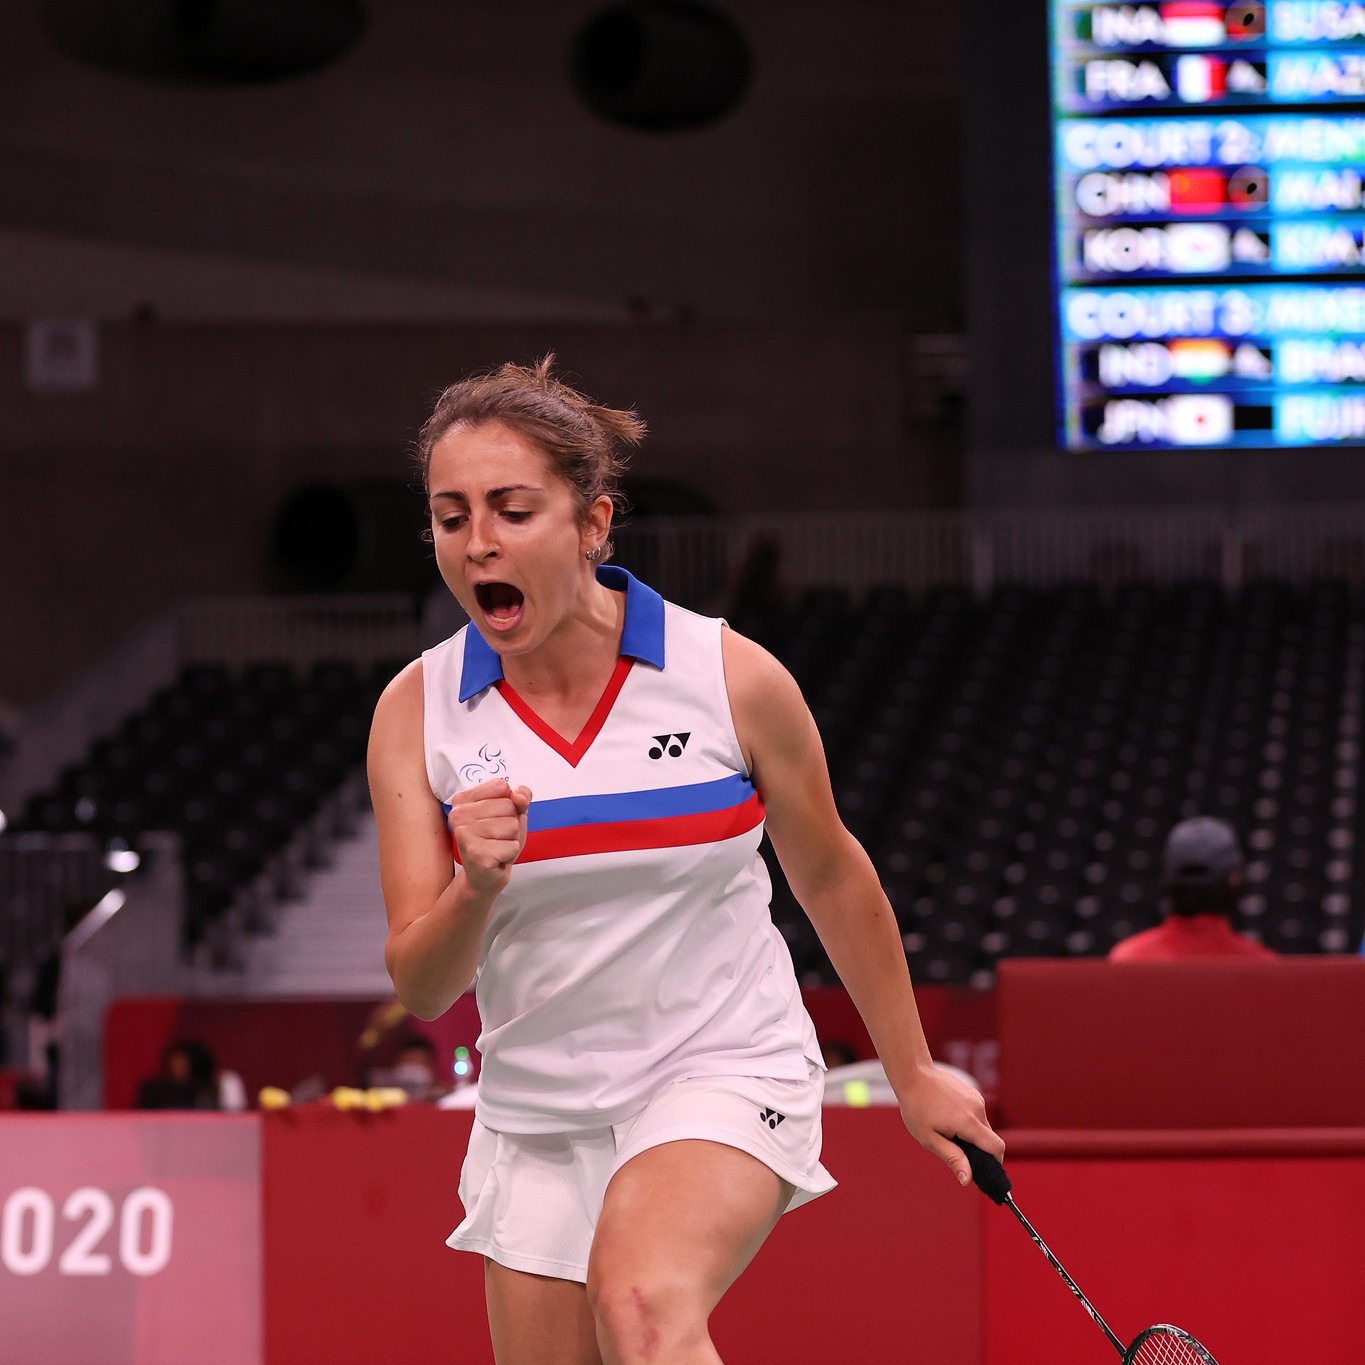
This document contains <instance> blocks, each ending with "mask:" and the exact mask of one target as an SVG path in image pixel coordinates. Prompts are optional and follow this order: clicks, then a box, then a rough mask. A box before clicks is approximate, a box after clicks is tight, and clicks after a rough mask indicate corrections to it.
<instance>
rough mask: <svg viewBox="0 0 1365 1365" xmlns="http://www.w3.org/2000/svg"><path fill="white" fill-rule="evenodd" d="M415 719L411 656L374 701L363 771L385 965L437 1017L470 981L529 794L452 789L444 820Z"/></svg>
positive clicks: (417, 689)
mask: <svg viewBox="0 0 1365 1365" xmlns="http://www.w3.org/2000/svg"><path fill="white" fill-rule="evenodd" d="M422 723H423V717H422V663H421V660H420V659H419V660H415V661H414V662H413V663H410V664H409V665H408V666H407V667H406V668H405V669H404V670H403V671H402V672H401V673H400V674H399V675H398V676H397V677H396V678H394V680H393V681H392V682H391V683H390V684H389V685H388V687H386V688H385V689H384V693H383V695H382V696H381V697H380V698H379V704H378V705H377V706H376V707H375V711H374V721H373V724H372V725H371V727H370V749H369V774H370V796H371V799H372V800H373V802H374V816H375V824H376V826H377V827H378V831H379V876H380V884H381V886H382V887H383V892H384V908H385V910H386V911H387V912H388V917H389V937H388V942H387V944H386V945H385V947H384V965H385V966H386V967H387V968H388V971H389V976H390V977H392V978H393V986H394V990H395V991H396V992H397V995H398V998H399V1000H401V1001H402V1003H403V1004H404V1005H406V1006H407V1007H408V1009H410V1010H411V1011H412V1012H413V1013H414V1014H415V1015H417V1017H418V1018H419V1019H435V1018H436V1017H437V1016H438V1015H441V1014H444V1013H445V1011H446V1010H448V1009H449V1008H450V1006H451V1005H452V1004H454V1003H455V1001H456V1000H457V999H458V998H459V997H460V996H461V995H462V994H463V993H464V991H465V990H466V989H467V987H468V986H469V983H470V982H471V981H472V980H473V979H474V972H475V970H476V969H477V967H478V965H479V949H480V946H481V944H482V942H483V933H484V929H485V928H486V927H487V925H488V917H489V915H490V914H491V913H492V910H493V902H494V901H495V900H496V899H497V898H498V893H499V892H500V891H501V890H502V889H503V887H504V886H506V885H507V879H508V877H509V876H510V875H511V868H512V864H513V863H514V862H515V861H516V858H517V855H518V854H519V853H520V852H521V850H522V846H523V845H524V844H525V842H526V808H527V806H528V805H529V804H530V801H531V793H530V792H529V791H527V790H526V788H525V787H518V788H517V789H516V790H515V791H514V790H513V789H512V788H511V787H510V786H509V785H508V784H507V783H506V782H485V783H483V784H481V785H480V786H478V787H472V788H470V789H469V790H468V791H463V792H460V793H458V794H457V795H456V796H455V798H454V801H453V802H452V805H451V812H450V819H449V823H447V821H446V819H445V817H444V816H443V814H442V811H441V803H440V802H439V801H438V800H437V799H436V798H435V796H433V795H432V792H431V787H430V785H429V784H428V781H427V770H426V753H425V749H424V747H423V741H422ZM452 835H453V836H454V839H455V842H456V846H457V847H458V848H459V852H460V862H461V866H460V867H458V868H456V867H455V863H454V859H453V858H452V857H451V837H452Z"/></svg>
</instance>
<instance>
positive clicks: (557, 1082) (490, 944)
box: [369, 358, 1004, 1365]
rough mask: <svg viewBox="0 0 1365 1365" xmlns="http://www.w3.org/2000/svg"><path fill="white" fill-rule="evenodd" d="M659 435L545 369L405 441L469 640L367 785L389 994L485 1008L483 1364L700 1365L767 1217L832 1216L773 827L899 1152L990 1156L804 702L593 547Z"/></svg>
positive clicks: (469, 388) (502, 375)
mask: <svg viewBox="0 0 1365 1365" xmlns="http://www.w3.org/2000/svg"><path fill="white" fill-rule="evenodd" d="M643 432H644V427H643V424H642V423H641V422H640V421H639V419H638V418H637V417H636V416H635V415H634V414H633V413H629V412H619V411H613V410H611V409H607V408H602V407H598V406H594V405H593V404H592V403H591V402H589V401H588V400H587V399H586V398H584V397H583V396H582V395H581V394H579V393H577V392H576V391H575V390H573V389H572V388H570V387H568V386H567V385H565V384H564V383H563V382H561V381H559V380H558V379H556V378H555V377H554V376H553V375H552V373H551V369H550V359H549V358H547V359H546V360H545V361H544V362H542V363H541V364H540V365H538V366H537V367H535V368H533V369H526V368H521V367H518V366H513V365H505V366H503V367H502V368H501V369H499V370H497V371H495V372H493V373H491V374H488V375H483V376H480V377H476V378H473V379H468V380H464V381H462V382H460V383H457V384H455V385H453V386H452V387H451V388H449V389H447V390H446V392H445V393H444V394H442V396H441V398H440V399H439V401H438V402H437V404H436V407H435V411H434V412H433V413H432V416H431V417H430V419H429V420H428V421H427V423H426V425H425V427H424V428H423V431H422V435H421V439H420V442H419V449H418V453H419V457H420V459H421V461H422V465H423V471H424V475H425V479H426V488H427V494H428V498H429V504H430V513H431V531H432V535H433V538H434V540H435V549H436V559H437V562H438V565H439V567H440V571H441V574H442V577H443V578H444V580H445V582H446V584H447V586H448V587H449V588H450V591H451V592H452V593H454V595H455V597H456V598H457V599H458V600H459V602H460V605H461V606H462V607H463V608H464V609H465V610H466V611H467V612H468V613H469V616H470V622H471V624H470V625H469V626H467V627H465V629H463V630H462V631H460V632H459V633H458V634H456V635H455V636H454V637H453V638H451V639H450V640H447V641H446V642H445V643H444V644H441V645H438V646H437V647H436V648H435V649H430V650H428V651H427V652H426V653H425V654H424V655H423V656H422V657H421V659H419V660H416V661H414V662H413V663H412V664H410V665H409V666H408V667H407V668H406V669H405V670H404V671H403V672H402V673H400V674H399V675H398V677H397V678H395V679H394V681H393V683H392V684H391V685H390V686H389V687H388V689H387V690H386V691H385V693H384V695H383V696H382V697H381V699H380V701H379V705H378V707H377V709H376V711H375V717H374V726H373V731H372V734H371V739H370V757H369V764H370V782H371V788H372V792H373V796H374V808H375V815H376V819H377V822H378V829H379V849H380V859H381V867H382V877H383V889H384V899H385V904H386V906H387V910H388V917H389V935H388V943H387V948H386V953H385V960H386V962H387V965H388V969H389V972H390V975H391V976H392V977H393V981H394V986H395V988H396V990H397V993H398V997H399V999H400V1000H401V1001H402V1002H403V1003H404V1004H405V1005H406V1006H407V1007H408V1008H409V1009H411V1010H412V1011H413V1012H414V1013H415V1014H417V1015H419V1016H420V1017H422V1018H426V1019H432V1018H435V1017H436V1016H437V1015H439V1014H441V1013H442V1012H443V1011H444V1010H446V1009H447V1008H448V1007H449V1006H450V1005H451V1003H452V1002H453V1001H454V1000H455V999H456V998H457V997H458V996H459V995H460V994H461V993H462V992H463V991H464V990H465V989H466V988H467V987H468V986H469V985H470V983H471V981H473V982H476V983H477V996H478V1004H479V1011H480V1015H481V1017H482V1022H483V1034H482V1037H481V1038H480V1040H479V1047H480V1050H481V1052H482V1056H483V1064H482V1073H481V1075H480V1078H479V1090H478V1104H477V1108H476V1110H475V1122H474V1127H473V1131H472V1134H471V1137H470V1142H469V1150H468V1153H467V1155H466V1158H465V1162H464V1167H463V1172H462V1175H461V1179H460V1200H461V1202H462V1204H463V1205H464V1210H465V1218H464V1221H463V1222H462V1223H461V1224H460V1226H459V1227H458V1228H457V1229H456V1230H455V1231H454V1233H453V1234H452V1235H451V1237H450V1245H451V1246H453V1247H457V1248H461V1249H464V1250H468V1251H473V1252H477V1253H479V1254H481V1255H482V1256H483V1257H484V1258H485V1261H484V1264H485V1284H486V1293H487V1304H488V1319H489V1326H490V1330H491V1334H492V1339H493V1347H494V1352H495V1355H496V1358H497V1360H498V1362H499V1365H551V1363H553V1365H599V1363H600V1362H605V1365H633V1363H634V1362H637V1361H645V1360H648V1361H650V1362H652V1365H683V1363H684V1362H686V1365H702V1363H703V1362H712V1363H714V1362H716V1361H718V1360H719V1357H718V1356H717V1354H716V1350H715V1347H714V1346H713V1345H712V1343H711V1340H710V1337H709V1336H708V1334H707V1318H708V1317H709V1315H710V1313H711V1310H712V1309H713V1308H714V1307H715V1305H716V1303H717V1302H718V1301H719V1300H720V1297H721V1295H723V1294H724V1293H725V1291H726V1289H727V1288H728V1287H729V1286H730V1284H731V1283H733V1281H734V1280H735V1278H736V1277H737V1276H738V1275H739V1273H740V1272H741V1271H742V1270H743V1269H744V1267H745V1266H746V1265H747V1264H748V1262H749V1261H750V1259H751V1258H752V1257H753V1255H754V1253H755V1252H756V1251H757V1250H758V1248H759V1246H760V1245H761V1244H762V1242H763V1239H764V1238H765V1237H766V1236H767V1235H768V1233H769V1232H770V1231H771V1230H772V1228H773V1226H774V1225H775V1224H776V1222H777V1220H778V1218H779V1217H780V1216H781V1215H782V1213H783V1212H784V1211H786V1210H788V1209H791V1208H794V1207H796V1206H798V1205H800V1204H802V1203H804V1202H806V1201H808V1200H810V1199H813V1198H815V1197H817V1196H818V1195H821V1194H823V1193H825V1192H826V1191H828V1190H830V1189H831V1188H833V1186H834V1181H833V1180H832V1179H831V1177H830V1176H829V1174H828V1173H827V1172H826V1171H825V1169H824V1168H823V1167H822V1166H821V1164H820V1103H821V1097H822V1094H823V1071H822V1069H821V1064H820V1052H819V1049H818V1047H817V1044H816V1039H815V1035H814V1032H813V1030H812V1027H811V1023H810V1020H809V1018H808V1017H807V1015H806V1013H805V1010H804V1009H803V1007H802V1004H801V996H800V992H799V990H798V989H797V983H796V980H795V976H794V973H793V970H792V963H791V958H790V956H789V954H788V952H787V949H786V945H785V944H784V942H783V940H782V938H781V936H780V935H779V934H778V933H777V931H776V930H775V928H774V927H773V924H772V920H771V917H770V915H769V910H768V901H769V893H770V885H769V880H768V877H767V874H766V871H765V867H764V863H763V860H762V858H761V857H760V856H759V853H758V846H759V841H760V839H761V838H762V835H763V831H764V828H765V826H766V829H767V831H768V834H769V836H770V837H771V839H772V843H773V847H774V849H775V850H776V852H777V856H778V858H779V859H780V860H781V863H782V867H783V869H784V871H785V872H786V874H787V876H788V878H789V879H790V882H791V887H792V890H793V891H794V892H795V894H796V897H797V899H798V900H799V901H800V903H801V905H802V907H803V908H804V910H805V912H806V913H807V914H808V915H809V916H810V919H811V921H812V922H813V924H814V926H815V928H816V930H817V931H818V933H819V935H820V939H821V941H822V942H823V944H824V945H825V948H826V950H827V951H828V953H829V957H830V960H831V961H832V962H833V964H834V966H835V968H836V969H837V971H838V973H839V977H840V979H841V980H842V981H843V983H844V984H845V986H847V988H848V990H849V992H850V993H851V995H852V997H853V1000H854V1001H855V1003H856V1004H857V1006H858V1009H859V1010H860V1011H861V1013H862V1016H863V1018H864V1020H865V1021H866V1023H867V1027H868V1030H869V1032H870V1034H871V1036H872V1039H873V1041H874V1043H875V1044H876V1047H877V1052H878V1054H879V1055H880V1057H881V1059H882V1061H883V1063H884V1064H885V1067H886V1073H887V1076H888V1078H889V1080H890V1082H891V1084H892V1086H893V1087H894V1089H895V1092H896V1095H897V1098H898V1099H899V1101H900V1108H901V1113H902V1115H903V1116H904V1119H905V1124H906V1127H907V1128H908V1129H909V1131H910V1132H911V1133H912V1134H913V1135H914V1136H915V1137H916V1138H917V1139H918V1140H919V1141H920V1142H921V1143H923V1144H924V1145H925V1146H926V1147H928V1148H929V1149H930V1150H931V1151H933V1152H935V1153H937V1155H939V1156H940V1157H942V1158H943V1160H944V1161H945V1162H947V1163H948V1165H949V1166H950V1167H952V1168H953V1170H954V1172H955V1173H956V1174H957V1176H958V1179H959V1180H960V1181H962V1183H964V1184H965V1183H967V1181H968V1180H969V1179H970V1174H969V1167H968V1163H967V1159H966V1156H965V1155H964V1154H963V1152H962V1150H961V1149H960V1148H959V1147H957V1146H956V1145H955V1144H954V1143H953V1142H952V1141H951V1140H950V1139H952V1138H954V1137H962V1138H966V1139H967V1140H968V1141H970V1142H973V1143H975V1144H976V1145H977V1146H979V1147H982V1148H984V1149H985V1150H986V1151H988V1152H991V1153H993V1154H995V1155H997V1156H998V1155H1000V1154H1001V1153H1002V1151H1003V1146H1004V1145H1003V1143H1002V1142H1001V1141H1000V1139H999V1138H998V1137H997V1136H996V1134H995V1133H993V1132H992V1131H991V1129H990V1128H989V1127H988V1125H987V1123H986V1117H985V1110H984V1107H983V1105H982V1101H981V1097H980V1095H978V1094H977V1093H976V1092H975V1091H974V1090H972V1089H971V1088H970V1087H969V1086H966V1085H964V1084H962V1083H961V1082H960V1081H958V1080H956V1079H954V1078H953V1077H951V1076H949V1075H947V1074H945V1073H943V1072H941V1071H939V1070H937V1069H936V1068H935V1067H934V1065H933V1063H932V1062H931V1060H930V1057H929V1051H928V1048H927V1046H926V1044H925V1039H924V1033H923V1030H922V1029H921V1027H920V1022H919V1016H918V1014H917V1012H916V1008H915V1001H914V996H913V993H912V991H911V986H910V978H909V974H908V972H907V970H906V963H905V954H904V952H903V951H902V949H901V943H900V938H899V934H898V931H897V929H896V924H895V920H894V918H893V916H892V913H891V910H890V907H889V906H888V904H887V901H886V898H885V897H884V895H883V894H882V890H881V886H880V885H879V883H878V879H877V875H876V873H875V872H874V871H873V868H872V865H871V863H870V862H869V860H868V858H867V855H866V854H865V853H864V852H863V850H862V848H861V847H860V846H859V845H858V843H857V842H856V841H855V840H854V839H853V838H852V836H851V835H849V834H848V832H847V831H846V830H845V829H844V828H843V826H842V824H841V823H840V821H839V816H838V814H837V813H836V810H835V806H834V801H833V798H832V795H831V792H830V784H829V778H828V774H827V772H826V768H825V761H824V753H823V750H822V748H821V744H820V737H819V735H818V733H817V732H816V728H815V724H814V722H813V720H812V719H811V716H810V713H809V711H808V710H807V709H806V706H805V703H804V702H803V700H802V697H801V693H800V691H799V690H798V688H797V685H796V683H795V682H794V681H793V680H792V678H791V676H790V675H789V674H788V673H787V672H786V671H785V670H784V669H783V668H782V667H781V666H780V665H779V664H778V663H777V662H776V660H774V659H773V658H772V657H771V656H770V655H769V654H767V653H766V652H765V651H764V650H763V649H761V648H760V647H759V646H758V645H756V644H754V643H752V642H751V641H749V640H747V639H744V638H743V637H742V636H739V635H737V634H735V632H734V631H732V630H730V629H729V628H728V627H727V626H726V625H725V624H724V623H723V622H721V621H719V620H714V619H710V618H707V617H703V616H698V615H695V614H693V613H692V612H690V611H685V610H683V609H682V608H680V607H676V606H674V605H672V604H671V603H667V602H665V601H664V600H663V599H662V598H661V597H659V595H658V594H657V593H655V592H654V591H652V590H651V589H650V588H648V587H646V586H645V584H643V583H641V582H638V581H637V580H636V579H635V578H633V577H632V576H631V575H630V574H629V573H627V572H625V571H624V570H623V569H620V568H616V567H613V566H611V565H607V564H604V563H603V561H604V560H605V559H606V558H607V557H608V555H609V553H610V541H609V536H610V532H611V522H612V512H613V505H614V504H613V493H614V490H615V487H616V481H617V477H618V475H619V472H620V469H621V467H622V464H623V453H624V448H625V447H626V446H628V445H632V444H634V443H636V442H637V441H638V440H639V439H640V438H641V436H642V435H643Z"/></svg>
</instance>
